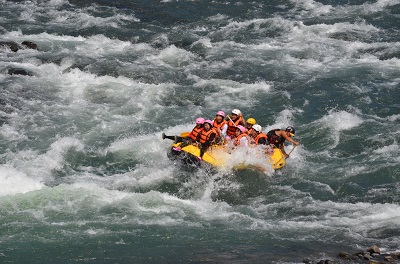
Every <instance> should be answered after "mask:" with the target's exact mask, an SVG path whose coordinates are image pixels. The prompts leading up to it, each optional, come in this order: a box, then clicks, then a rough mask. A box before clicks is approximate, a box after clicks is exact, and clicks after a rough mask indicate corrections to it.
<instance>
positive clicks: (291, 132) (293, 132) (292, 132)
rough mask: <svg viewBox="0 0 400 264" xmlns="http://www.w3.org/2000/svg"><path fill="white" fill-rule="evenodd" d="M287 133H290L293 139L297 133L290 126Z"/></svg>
mask: <svg viewBox="0 0 400 264" xmlns="http://www.w3.org/2000/svg"><path fill="white" fill-rule="evenodd" d="M285 131H286V132H289V133H290V135H291V136H292V137H294V134H295V133H296V131H295V130H294V127H292V126H288V127H287V128H286V129H285Z"/></svg>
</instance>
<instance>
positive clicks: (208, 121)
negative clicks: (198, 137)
mask: <svg viewBox="0 0 400 264" xmlns="http://www.w3.org/2000/svg"><path fill="white" fill-rule="evenodd" d="M205 123H209V124H210V125H211V127H212V126H213V124H214V122H213V121H211V120H209V119H207V120H206V121H204V124H205Z"/></svg>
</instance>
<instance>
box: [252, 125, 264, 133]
mask: <svg viewBox="0 0 400 264" xmlns="http://www.w3.org/2000/svg"><path fill="white" fill-rule="evenodd" d="M253 129H254V130H255V131H257V132H258V133H260V132H261V131H262V127H261V126H260V125H259V124H255V125H253Z"/></svg>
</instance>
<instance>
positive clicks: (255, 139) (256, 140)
mask: <svg viewBox="0 0 400 264" xmlns="http://www.w3.org/2000/svg"><path fill="white" fill-rule="evenodd" d="M261 138H265V140H267V139H268V136H267V135H266V134H264V133H263V132H261V133H259V134H258V135H257V136H256V137H255V138H254V142H255V143H256V144H257V145H258V141H259V140H260V139H261Z"/></svg>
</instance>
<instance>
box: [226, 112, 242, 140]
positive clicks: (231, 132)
mask: <svg viewBox="0 0 400 264" xmlns="http://www.w3.org/2000/svg"><path fill="white" fill-rule="evenodd" d="M242 123H243V117H241V116H239V117H238V119H237V120H236V121H235V123H233V122H232V120H230V119H229V122H228V129H227V130H226V134H227V135H228V136H230V137H231V138H233V137H235V132H236V127H237V126H238V125H240V124H242Z"/></svg>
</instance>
